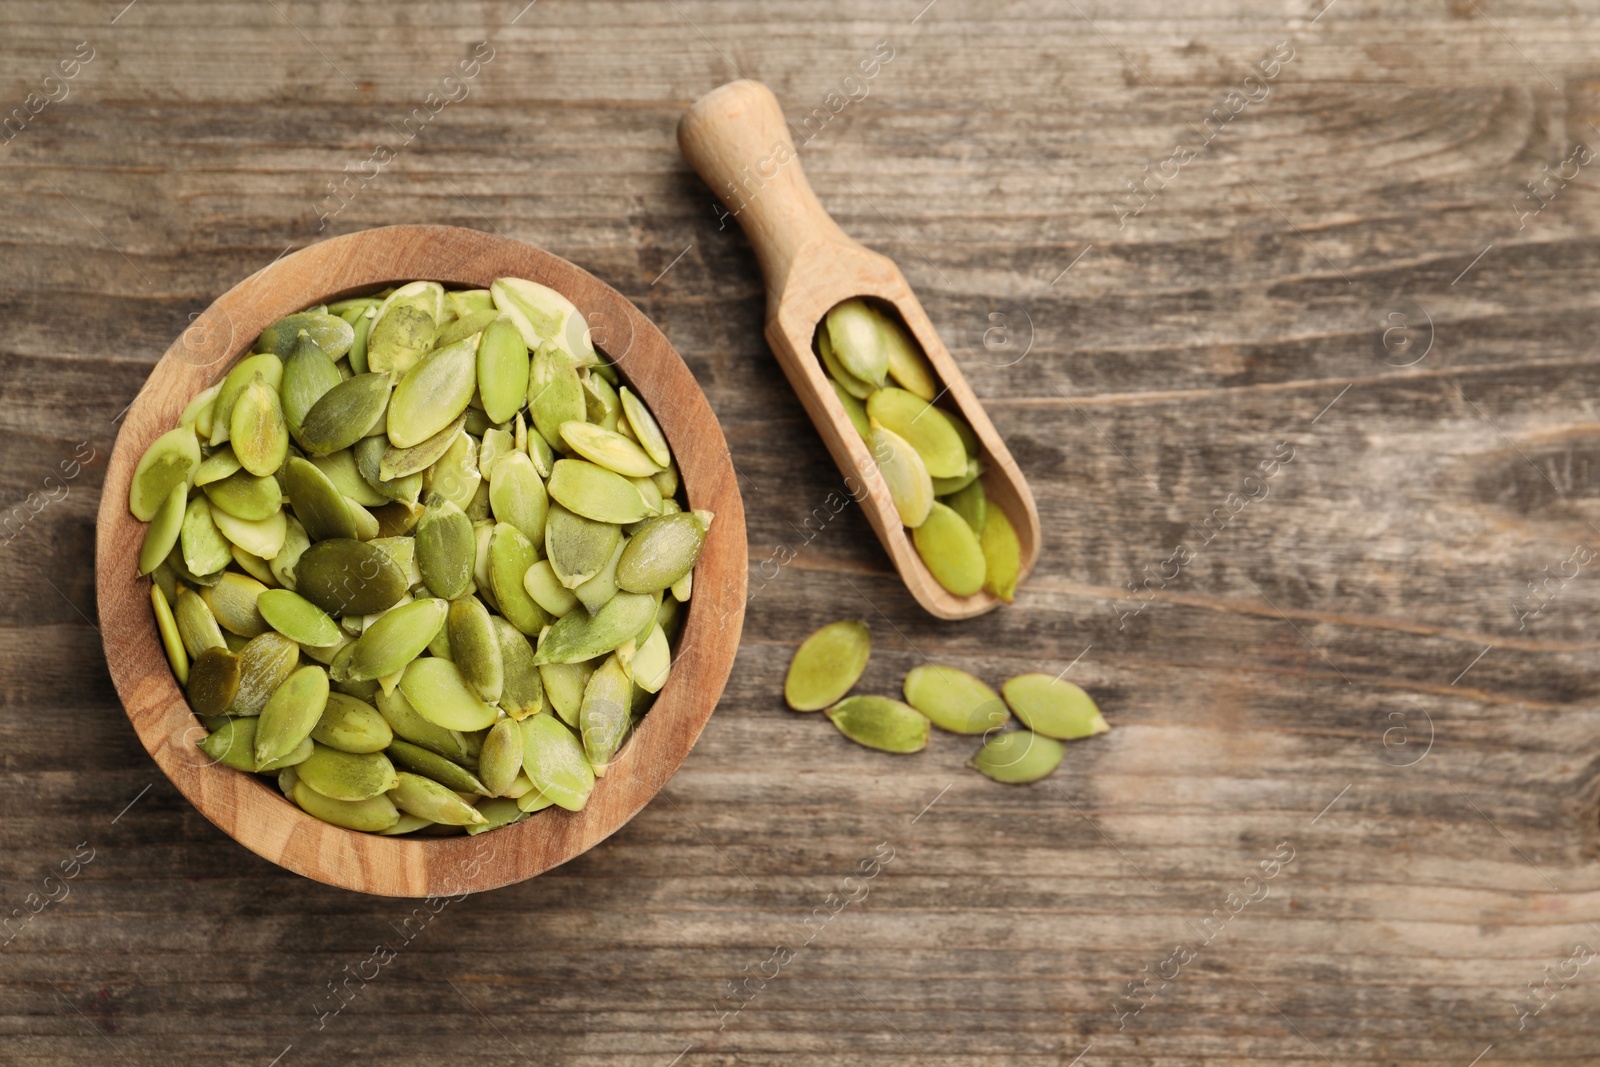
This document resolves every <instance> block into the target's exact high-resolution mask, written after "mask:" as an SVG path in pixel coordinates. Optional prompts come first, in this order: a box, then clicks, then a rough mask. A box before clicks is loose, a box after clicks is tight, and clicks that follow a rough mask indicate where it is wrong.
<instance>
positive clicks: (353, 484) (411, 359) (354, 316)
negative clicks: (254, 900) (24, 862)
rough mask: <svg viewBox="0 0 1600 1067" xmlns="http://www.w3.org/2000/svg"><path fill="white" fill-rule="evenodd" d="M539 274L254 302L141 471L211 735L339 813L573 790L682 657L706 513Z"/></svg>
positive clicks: (356, 816)
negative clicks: (677, 641) (231, 360)
mask: <svg viewBox="0 0 1600 1067" xmlns="http://www.w3.org/2000/svg"><path fill="white" fill-rule="evenodd" d="M679 488H680V487H679V475H678V468H677V465H676V464H675V463H674V461H673V458H672V455H671V453H670V451H669V450H668V447H667V441H666V437H665V436H664V435H663V434H662V431H661V428H660V426H659V425H658V424H657V422H656V420H655V418H654V417H653V416H652V415H651V414H650V411H649V409H648V408H647V407H646V406H645V404H644V403H643V401H641V400H640V399H639V397H638V396H637V395H635V394H634V393H633V392H632V391H631V390H630V389H629V388H628V387H627V386H626V385H623V384H622V382H621V379H620V377H619V375H618V373H617V369H616V367H615V366H614V365H613V364H611V363H610V362H609V361H608V360H607V359H606V358H605V356H604V355H603V354H602V353H600V352H598V351H597V350H596V349H595V348H594V346H593V344H592V341H591V338H590V336H589V333H588V331H587V329H586V328H585V324H584V320H583V317H582V315H581V314H580V313H579V311H578V309H577V308H576V307H574V306H573V304H572V303H571V302H570V301H568V300H567V299H566V298H565V297H563V296H562V295H561V294H559V293H557V292H556V291H554V290H552V289H550V288H547V287H546V286H543V285H539V284H537V283H535V282H531V281H525V280H522V279H516V278H502V279H499V280H498V281H496V282H494V284H493V285H492V286H490V288H488V289H476V290H467V291H446V290H445V288H444V287H443V286H442V285H440V284H438V283H436V282H431V281H418V282H412V283H410V284H408V285H402V286H400V287H398V288H395V289H391V290H387V291H384V292H381V293H378V294H377V295H375V296H370V297H360V298H356V299H351V300H342V301H339V302H337V303H333V304H329V305H326V306H322V307H316V308H312V309H310V310H307V311H303V312H299V313H297V314H294V315H290V316H289V317H287V318H285V319H282V320H281V321H279V322H277V323H275V324H273V325H272V326H270V327H268V328H267V330H266V331H265V332H263V333H262V335H261V337H260V338H259V339H258V341H257V342H256V344H255V346H254V350H253V353H252V354H250V355H248V356H246V357H245V358H244V359H242V360H240V361H239V362H238V363H237V364H236V365H235V366H234V367H233V369H232V370H231V371H230V372H229V373H228V374H227V376H226V377H225V378H224V379H223V380H222V381H221V382H219V383H218V384H217V385H215V386H213V387H211V388H210V389H207V390H206V391H205V392H203V393H201V394H200V395H199V396H197V397H195V398H194V401H193V402H192V403H190V404H189V406H188V408H187V409H186V410H185V411H184V412H183V415H182V417H181V418H180V419H179V425H178V426H177V427H176V428H175V429H173V430H171V431H169V432H167V433H165V434H163V435H162V436H161V437H159V438H157V439H156V441H155V442H154V443H153V444H151V446H150V447H149V449H148V450H147V451H146V452H145V454H144V456H143V457H142V458H141V459H140V460H139V463H138V466H137V468H136V469H135V471H134V475H133V484H132V487H131V489H130V492H129V500H128V505H129V508H130V509H131V510H132V512H133V514H134V516H135V517H137V518H138V519H140V520H141V521H145V522H148V523H149V524H150V525H149V527H148V528H147V530H146V532H145V539H144V544H143V548H142V550H141V552H140V555H139V573H140V574H148V575H150V576H151V577H152V579H153V582H152V586H151V590H150V596H151V600H152V603H153V605H154V609H155V616H156V621H157V625H158V628H159V631H160V634H161V639H162V644H163V646H164V648H165V650H166V653H167V658H168V660H169V662H170V663H171V665H172V670H173V673H174V674H175V675H176V676H177V678H178V681H179V683H180V684H181V685H182V686H183V687H184V688H185V691H186V693H187V695H188V698H189V703H190V705H191V707H192V708H193V710H194V712H195V713H196V715H197V716H199V718H200V721H201V722H202V723H203V724H204V725H205V728H206V730H207V731H208V736H207V737H206V738H205V740H203V741H201V742H200V747H201V748H202V749H203V750H204V751H205V752H206V753H207V755H209V756H210V757H211V758H212V759H213V760H215V761H217V762H220V763H223V764H226V765H227V766H229V767H232V768H235V769H237V770H241V771H249V772H255V773H260V774H268V775H276V777H277V780H278V784H279V786H280V787H281V788H282V790H283V792H284V794H285V795H286V796H288V797H289V798H290V799H291V800H293V802H294V803H295V804H297V805H299V806H300V807H301V808H303V809H304V810H305V811H307V812H309V813H310V814H312V815H314V816H316V817H317V818H319V819H323V820H324V821H326V822H329V823H332V824H334V825H336V826H342V827H346V828H348V829H352V830H365V831H371V832H373V833H378V834H386V835H391V834H405V833H412V832H415V831H423V832H424V833H428V834H431V833H450V832H459V831H460V829H461V828H465V829H466V830H467V832H468V833H479V832H482V831H484V830H491V829H494V828H496V827H499V826H504V825H507V824H509V823H513V822H516V821H518V820H520V819H523V818H526V817H527V816H528V815H529V813H531V812H535V811H539V810H541V809H543V808H546V807H550V806H552V805H555V806H559V807H562V808H566V809H569V810H574V811H575V810H578V809H580V808H582V807H583V806H584V804H585V803H586V802H587V800H588V798H589V794H590V791H591V790H592V789H593V788H594V784H595V778H596V777H597V776H600V775H603V774H604V773H605V771H606V768H607V766H608V765H609V764H610V763H611V762H612V761H613V760H614V759H615V758H616V755H617V752H618V750H619V749H620V748H621V746H622V744H623V742H624V740H626V738H627V737H628V736H629V732H630V730H631V729H632V727H633V726H634V725H635V724H636V723H637V722H638V720H639V718H640V717H641V716H642V715H643V714H644V713H645V711H646V710H647V709H648V706H649V704H650V702H651V701H652V699H653V697H654V694H655V693H657V692H658V691H660V689H661V687H662V686H663V685H664V684H665V683H666V681H667V676H668V674H669V672H670V669H671V662H672V651H671V646H670V641H671V639H672V637H673V635H674V634H675V633H676V630H677V624H678V621H679V618H680V614H681V611H682V605H683V604H685V603H686V602H687V601H688V600H689V596H690V592H691V588H692V582H693V567H694V564H695V562H696V560H697V559H698V558H699V555H700V550H701V547H702V545H703V543H704V541H705V537H706V532H707V530H708V528H709V526H710V523H711V520H712V515H711V513H710V512H706V511H696V512H690V511H686V510H685V509H684V506H683V505H682V504H681V503H680V497H679Z"/></svg>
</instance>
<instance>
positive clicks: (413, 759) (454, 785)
mask: <svg viewBox="0 0 1600 1067" xmlns="http://www.w3.org/2000/svg"><path fill="white" fill-rule="evenodd" d="M505 721H510V720H505ZM386 751H387V753H388V756H389V760H390V762H392V763H394V764H396V765H397V766H400V767H404V768H405V769H406V770H408V771H410V772H412V773H413V774H420V775H422V776H423V777H424V778H431V779H433V780H434V781H435V782H438V783H439V784H440V785H442V786H444V787H445V788H447V789H453V790H455V791H456V792H458V793H473V794H476V795H477V796H480V797H486V796H492V795H493V794H491V793H490V792H489V787H488V786H486V785H484V784H483V782H482V780H481V779H479V778H478V776H477V775H475V774H473V773H472V772H471V771H469V770H467V769H466V768H465V767H463V766H461V765H460V764H458V763H456V762H454V761H452V760H448V759H445V758H444V757H443V756H441V755H439V754H438V753H437V752H430V751H428V750H427V749H425V748H423V747H422V746H421V745H413V744H412V743H411V742H409V741H394V742H391V743H390V744H389V747H388V749H387V750H386ZM480 761H481V753H480Z"/></svg>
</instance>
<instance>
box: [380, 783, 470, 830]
mask: <svg viewBox="0 0 1600 1067" xmlns="http://www.w3.org/2000/svg"><path fill="white" fill-rule="evenodd" d="M398 777H399V780H398V782H397V783H396V785H395V787H394V789H393V790H392V791H391V792H390V794H389V799H391V800H393V801H394V806H395V807H397V808H399V809H400V810H401V811H404V812H407V813H409V814H411V815H415V816H417V817H418V818H421V819H427V820H428V821H429V822H436V823H440V824H443V825H445V826H470V825H472V824H473V823H481V822H483V821H485V820H484V818H483V816H482V815H479V814H478V811H477V809H476V808H474V807H473V806H472V805H471V804H468V803H467V802H466V801H464V800H462V799H461V798H460V797H458V796H456V795H455V793H453V792H452V791H451V790H450V789H449V788H448V787H446V786H443V785H440V784H439V783H438V782H435V781H434V780H432V779H431V778H424V777H422V776H421V775H419V774H412V773H411V772H410V771H401V772H400V774H399V776H398Z"/></svg>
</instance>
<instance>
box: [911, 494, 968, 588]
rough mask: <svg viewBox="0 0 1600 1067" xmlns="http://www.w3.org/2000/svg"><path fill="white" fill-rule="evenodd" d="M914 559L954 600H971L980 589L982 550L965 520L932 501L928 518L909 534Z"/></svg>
mask: <svg viewBox="0 0 1600 1067" xmlns="http://www.w3.org/2000/svg"><path fill="white" fill-rule="evenodd" d="M911 541H912V544H914V545H915V546H916V549H917V555H919V556H921V557H922V562H923V563H925V564H927V566H928V571H929V573H931V574H932V575H933V577H934V578H935V580H937V581H938V583H939V584H940V585H942V586H944V587H945V588H946V589H948V590H949V591H950V592H951V593H954V594H955V595H956V596H971V595H972V594H974V593H976V592H977V591H978V590H980V589H982V588H983V578H984V572H985V565H984V561H983V549H982V548H980V547H979V546H978V538H977V536H976V535H975V534H973V532H972V527H970V526H968V525H967V520H966V519H963V518H962V517H961V516H960V515H957V514H956V513H955V512H954V511H952V510H950V508H949V507H948V506H947V505H945V504H942V503H940V502H938V501H934V503H933V508H932V509H931V510H930V511H929V512H928V518H927V519H926V520H925V521H924V522H923V524H922V525H921V526H918V527H917V528H916V529H915V530H913V531H911Z"/></svg>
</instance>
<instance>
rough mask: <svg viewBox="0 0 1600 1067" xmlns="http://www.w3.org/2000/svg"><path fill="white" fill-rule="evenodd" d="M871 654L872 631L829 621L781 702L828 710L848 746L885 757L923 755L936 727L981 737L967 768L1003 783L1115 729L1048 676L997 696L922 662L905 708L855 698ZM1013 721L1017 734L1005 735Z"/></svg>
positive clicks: (951, 670) (793, 666) (794, 669)
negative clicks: (889, 754)
mask: <svg viewBox="0 0 1600 1067" xmlns="http://www.w3.org/2000/svg"><path fill="white" fill-rule="evenodd" d="M871 656H872V631H871V630H870V629H869V628H868V627H867V624H866V623H864V622H860V621H858V620H855V619H844V620H841V621H839V622H833V623H829V624H828V625H827V626H824V627H823V628H822V629H820V630H818V631H817V632H816V633H814V634H812V635H811V636H810V637H808V638H806V639H805V641H804V642H803V643H802V644H801V645H800V647H799V649H797V650H796V651H795V654H794V659H793V660H792V661H790V663H789V675H788V677H787V678H786V679H785V681H784V687H783V696H784V700H785V701H786V702H787V703H788V705H789V707H791V708H793V709H794V710H795V711H822V712H823V713H824V714H826V715H827V716H828V718H829V720H831V721H832V722H833V725H834V726H836V727H838V729H839V732H840V733H842V734H844V735H845V736H846V737H848V738H849V739H850V740H852V741H854V742H856V743H857V744H860V745H865V746H866V747H868V748H875V749H878V750H879V751H882V752H896V753H910V752H920V751H922V749H924V748H925V747H927V744H928V735H929V727H930V726H937V727H939V729H941V730H947V731H949V732H950V733H953V734H982V735H983V737H984V740H983V745H982V747H980V748H979V749H978V751H977V753H976V754H975V755H974V756H973V757H972V759H970V760H968V761H967V766H968V767H971V768H973V769H974V770H977V771H979V772H981V773H983V774H985V775H987V776H989V777H990V778H992V779H994V780H995V781H997V782H1008V783H1018V784H1020V783H1025V782H1037V781H1038V780H1039V779H1041V778H1043V777H1045V776H1046V775H1048V774H1050V772H1052V771H1054V770H1055V769H1056V767H1058V766H1059V765H1060V764H1061V760H1062V757H1063V756H1064V755H1065V754H1066V747H1065V746H1064V745H1063V744H1062V742H1063V741H1076V740H1081V739H1082V738H1085V737H1092V736H1094V735H1095V734H1103V733H1105V732H1106V731H1108V730H1110V729H1111V726H1110V724H1108V723H1107V722H1106V720H1105V717H1104V716H1102V715H1101V714H1100V708H1099V707H1098V706H1097V705H1096V704H1095V702H1094V698H1093V697H1091V696H1089V694H1088V693H1086V692H1084V691H1083V690H1082V689H1081V688H1079V687H1078V686H1076V685H1073V684H1072V683H1071V682H1067V681H1063V680H1062V679H1061V678H1059V677H1051V676H1050V675H1048V674H1019V675H1017V676H1016V677H1015V678H1011V679H1009V680H1007V681H1006V683H1005V684H1004V685H1003V686H1001V691H1000V693H996V692H995V691H994V690H993V689H991V688H989V687H988V686H987V685H985V684H984V683H983V681H981V680H980V679H978V678H976V677H974V676H973V675H971V674H968V673H967V672H966V671H963V670H960V669H959V668H956V667H947V666H944V665H942V664H937V663H925V664H923V665H921V666H920V667H913V668H912V669H911V671H910V672H909V673H907V674H906V677H905V682H904V684H903V686H902V688H903V690H904V693H905V700H904V701H900V700H894V699H892V698H890V697H884V696H870V695H860V696H851V695H849V694H850V690H851V689H853V688H855V684H856V683H857V682H858V681H860V680H861V675H862V674H863V673H864V672H865V671H866V669H867V661H868V660H869V659H870V658H871ZM1002 694H1003V697H1002ZM1013 713H1015V715H1016V717H1017V719H1019V720H1020V721H1021V723H1022V728H1021V729H1016V730H1013V729H1009V727H1010V724H1011V716H1012V714H1013Z"/></svg>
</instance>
